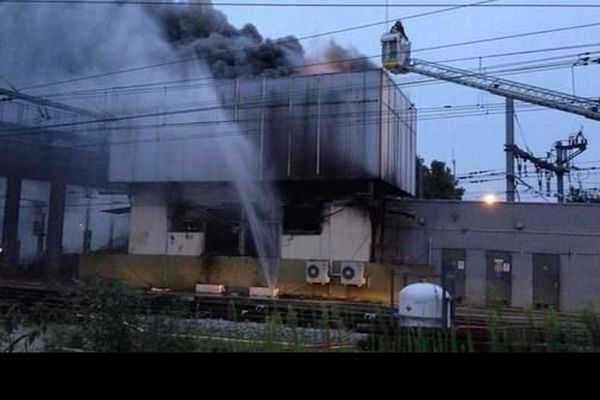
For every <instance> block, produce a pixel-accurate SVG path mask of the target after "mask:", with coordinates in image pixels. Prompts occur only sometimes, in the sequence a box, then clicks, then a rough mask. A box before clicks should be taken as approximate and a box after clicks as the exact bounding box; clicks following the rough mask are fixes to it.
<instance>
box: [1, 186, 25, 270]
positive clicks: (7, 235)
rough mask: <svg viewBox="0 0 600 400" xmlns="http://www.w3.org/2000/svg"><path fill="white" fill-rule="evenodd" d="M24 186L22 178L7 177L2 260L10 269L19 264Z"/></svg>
mask: <svg viewBox="0 0 600 400" xmlns="http://www.w3.org/2000/svg"><path fill="white" fill-rule="evenodd" d="M22 186H23V181H22V180H21V178H20V177H17V176H14V175H9V176H8V177H7V179H6V196H5V202H4V221H3V224H2V260H3V261H4V264H5V265H6V266H9V267H11V266H14V265H15V264H17V263H18V262H19V247H20V246H19V244H20V243H19V209H20V207H21V189H22Z"/></svg>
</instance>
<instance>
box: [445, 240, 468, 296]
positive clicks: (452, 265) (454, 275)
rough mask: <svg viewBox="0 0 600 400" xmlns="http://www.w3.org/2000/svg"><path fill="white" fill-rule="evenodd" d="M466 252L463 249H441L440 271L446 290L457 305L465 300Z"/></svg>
mask: <svg viewBox="0 0 600 400" xmlns="http://www.w3.org/2000/svg"><path fill="white" fill-rule="evenodd" d="M466 268H467V252H466V250H465V249H442V269H443V271H444V275H445V279H446V289H447V290H448V291H449V292H450V293H451V294H452V298H453V299H454V301H455V302H457V303H462V302H463V301H464V300H465V281H466Z"/></svg>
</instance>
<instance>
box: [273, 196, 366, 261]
mask: <svg viewBox="0 0 600 400" xmlns="http://www.w3.org/2000/svg"><path fill="white" fill-rule="evenodd" d="M326 210H327V211H326V213H327V214H328V215H331V216H330V217H329V218H326V220H325V222H324V223H323V230H322V232H321V234H320V235H283V236H282V238H281V258H283V259H301V260H302V259H306V260H310V259H320V260H338V261H365V262H368V261H370V255H371V221H370V218H369V214H368V212H367V211H365V210H362V209H359V208H357V207H345V206H343V205H335V204H332V205H330V206H329V207H327V208H326Z"/></svg>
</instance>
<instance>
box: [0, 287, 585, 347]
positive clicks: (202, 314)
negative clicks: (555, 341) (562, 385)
mask: <svg viewBox="0 0 600 400" xmlns="http://www.w3.org/2000/svg"><path fill="white" fill-rule="evenodd" d="M136 298H137V299H138V300H139V305H138V307H139V311H140V312H146V313H148V312H150V313H157V314H173V313H176V314H177V315H178V316H179V317H182V318H213V319H224V320H229V321H239V322H265V321H266V320H267V319H268V318H278V322H282V323H285V324H288V325H294V326H298V327H314V328H334V329H347V330H352V331H356V332H361V333H368V334H371V335H373V336H374V337H375V336H377V337H385V336H389V335H393V334H396V333H397V332H398V328H397V323H396V319H395V317H394V314H393V313H392V312H391V310H390V308H389V307H386V306H383V305H377V304H368V303H351V302H343V301H317V300H300V299H259V298H249V297H242V296H201V295H198V294H195V293H179V292H161V293H153V292H148V291H138V292H136ZM15 306H18V307H21V308H22V309H25V310H26V309H31V308H38V309H39V308H40V307H41V308H42V309H44V310H63V311H64V310H67V311H69V312H72V313H77V312H89V306H90V304H89V303H88V304H86V303H85V301H83V302H82V301H81V300H80V299H79V298H78V292H77V290H76V288H74V287H58V286H47V285H43V284H39V283H38V284H33V283H27V284H25V283H3V284H0V312H2V313H3V314H4V313H5V312H6V311H7V310H9V309H11V307H15ZM550 315H551V317H550V316H549V314H548V313H546V312H543V311H524V310H519V309H508V308H503V309H501V310H495V309H490V308H486V307H473V306H469V307H467V306H458V307H456V310H455V326H456V328H457V329H456V332H457V334H458V335H462V337H466V336H467V335H468V336H469V339H470V340H473V341H474V342H475V343H480V344H481V343H483V344H485V343H488V342H489V341H490V325H496V326H501V327H502V329H505V330H519V329H521V330H524V329H530V330H532V331H536V332H537V333H540V332H543V331H544V329H545V328H546V327H547V326H548V324H554V325H555V326H557V327H559V328H560V329H561V330H562V331H565V332H567V331H568V332H572V331H574V330H579V329H582V328H584V324H583V323H582V321H581V320H580V319H579V317H578V315H576V314H569V313H560V314H554V315H552V314H550ZM274 316H277V317H274Z"/></svg>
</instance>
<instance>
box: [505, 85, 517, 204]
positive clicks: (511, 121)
mask: <svg viewBox="0 0 600 400" xmlns="http://www.w3.org/2000/svg"><path fill="white" fill-rule="evenodd" d="M514 144H515V101H514V100H513V99H511V98H508V97H507V98H506V201H507V202H508V203H514V202H515V156H514V152H513V148H514Z"/></svg>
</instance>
